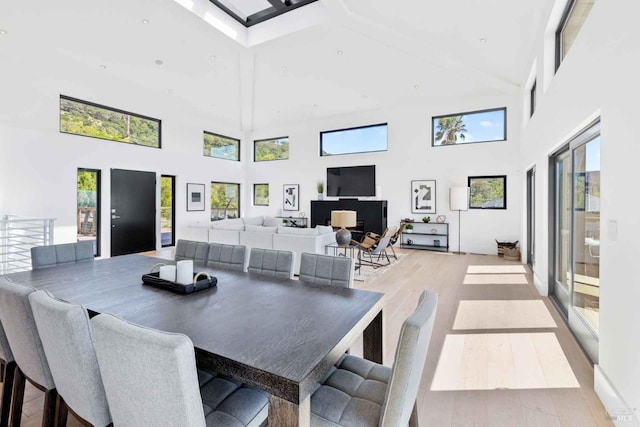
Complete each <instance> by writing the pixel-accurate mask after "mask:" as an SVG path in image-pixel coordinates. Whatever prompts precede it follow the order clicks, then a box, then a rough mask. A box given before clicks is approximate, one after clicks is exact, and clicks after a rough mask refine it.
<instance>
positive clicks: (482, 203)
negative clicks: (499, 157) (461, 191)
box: [469, 176, 507, 209]
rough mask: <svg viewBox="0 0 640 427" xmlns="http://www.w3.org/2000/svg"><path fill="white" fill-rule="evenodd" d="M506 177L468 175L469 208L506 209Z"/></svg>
mask: <svg viewBox="0 0 640 427" xmlns="http://www.w3.org/2000/svg"><path fill="white" fill-rule="evenodd" d="M506 187H507V177H506V176H495V177H469V188H470V200H469V207H470V208H479V209H506V207H507V198H506Z"/></svg>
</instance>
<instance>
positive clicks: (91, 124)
mask: <svg viewBox="0 0 640 427" xmlns="http://www.w3.org/2000/svg"><path fill="white" fill-rule="evenodd" d="M160 124H161V121H160V120H158V119H153V118H151V117H145V116H141V115H139V114H134V113H129V112H127V111H123V110H118V109H115V108H111V107H105V106H103V105H98V104H94V103H92V102H87V101H82V100H80V99H75V98H70V97H68V96H64V95H60V132H62V133H70V134H72V135H82V136H89V137H92V138H100V139H107V140H110V141H117V142H126V143H127V144H135V145H144V146H145V147H154V148H160V147H161V140H160V133H161V127H160Z"/></svg>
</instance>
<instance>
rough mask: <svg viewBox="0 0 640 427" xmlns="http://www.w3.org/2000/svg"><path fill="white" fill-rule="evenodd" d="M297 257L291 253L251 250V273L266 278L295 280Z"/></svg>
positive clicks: (273, 250)
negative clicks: (294, 272)
mask: <svg viewBox="0 0 640 427" xmlns="http://www.w3.org/2000/svg"><path fill="white" fill-rule="evenodd" d="M294 264H295V255H294V253H293V252H290V251H278V250H275V249H259V248H251V255H250V256H249V272H250V273H259V274H262V275H265V276H271V277H280V278H283V279H293V268H294Z"/></svg>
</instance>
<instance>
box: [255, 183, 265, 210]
mask: <svg viewBox="0 0 640 427" xmlns="http://www.w3.org/2000/svg"><path fill="white" fill-rule="evenodd" d="M253 204H254V206H269V184H253Z"/></svg>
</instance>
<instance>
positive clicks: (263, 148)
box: [253, 136, 289, 162]
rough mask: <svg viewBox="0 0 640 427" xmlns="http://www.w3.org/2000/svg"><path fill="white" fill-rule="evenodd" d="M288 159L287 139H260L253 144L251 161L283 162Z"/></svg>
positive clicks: (286, 137)
mask: <svg viewBox="0 0 640 427" xmlns="http://www.w3.org/2000/svg"><path fill="white" fill-rule="evenodd" d="M288 158H289V137H288V136H283V137H281V138H272V139H262V140H259V141H254V142H253V161H255V162H266V161H269V160H285V159H288Z"/></svg>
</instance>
